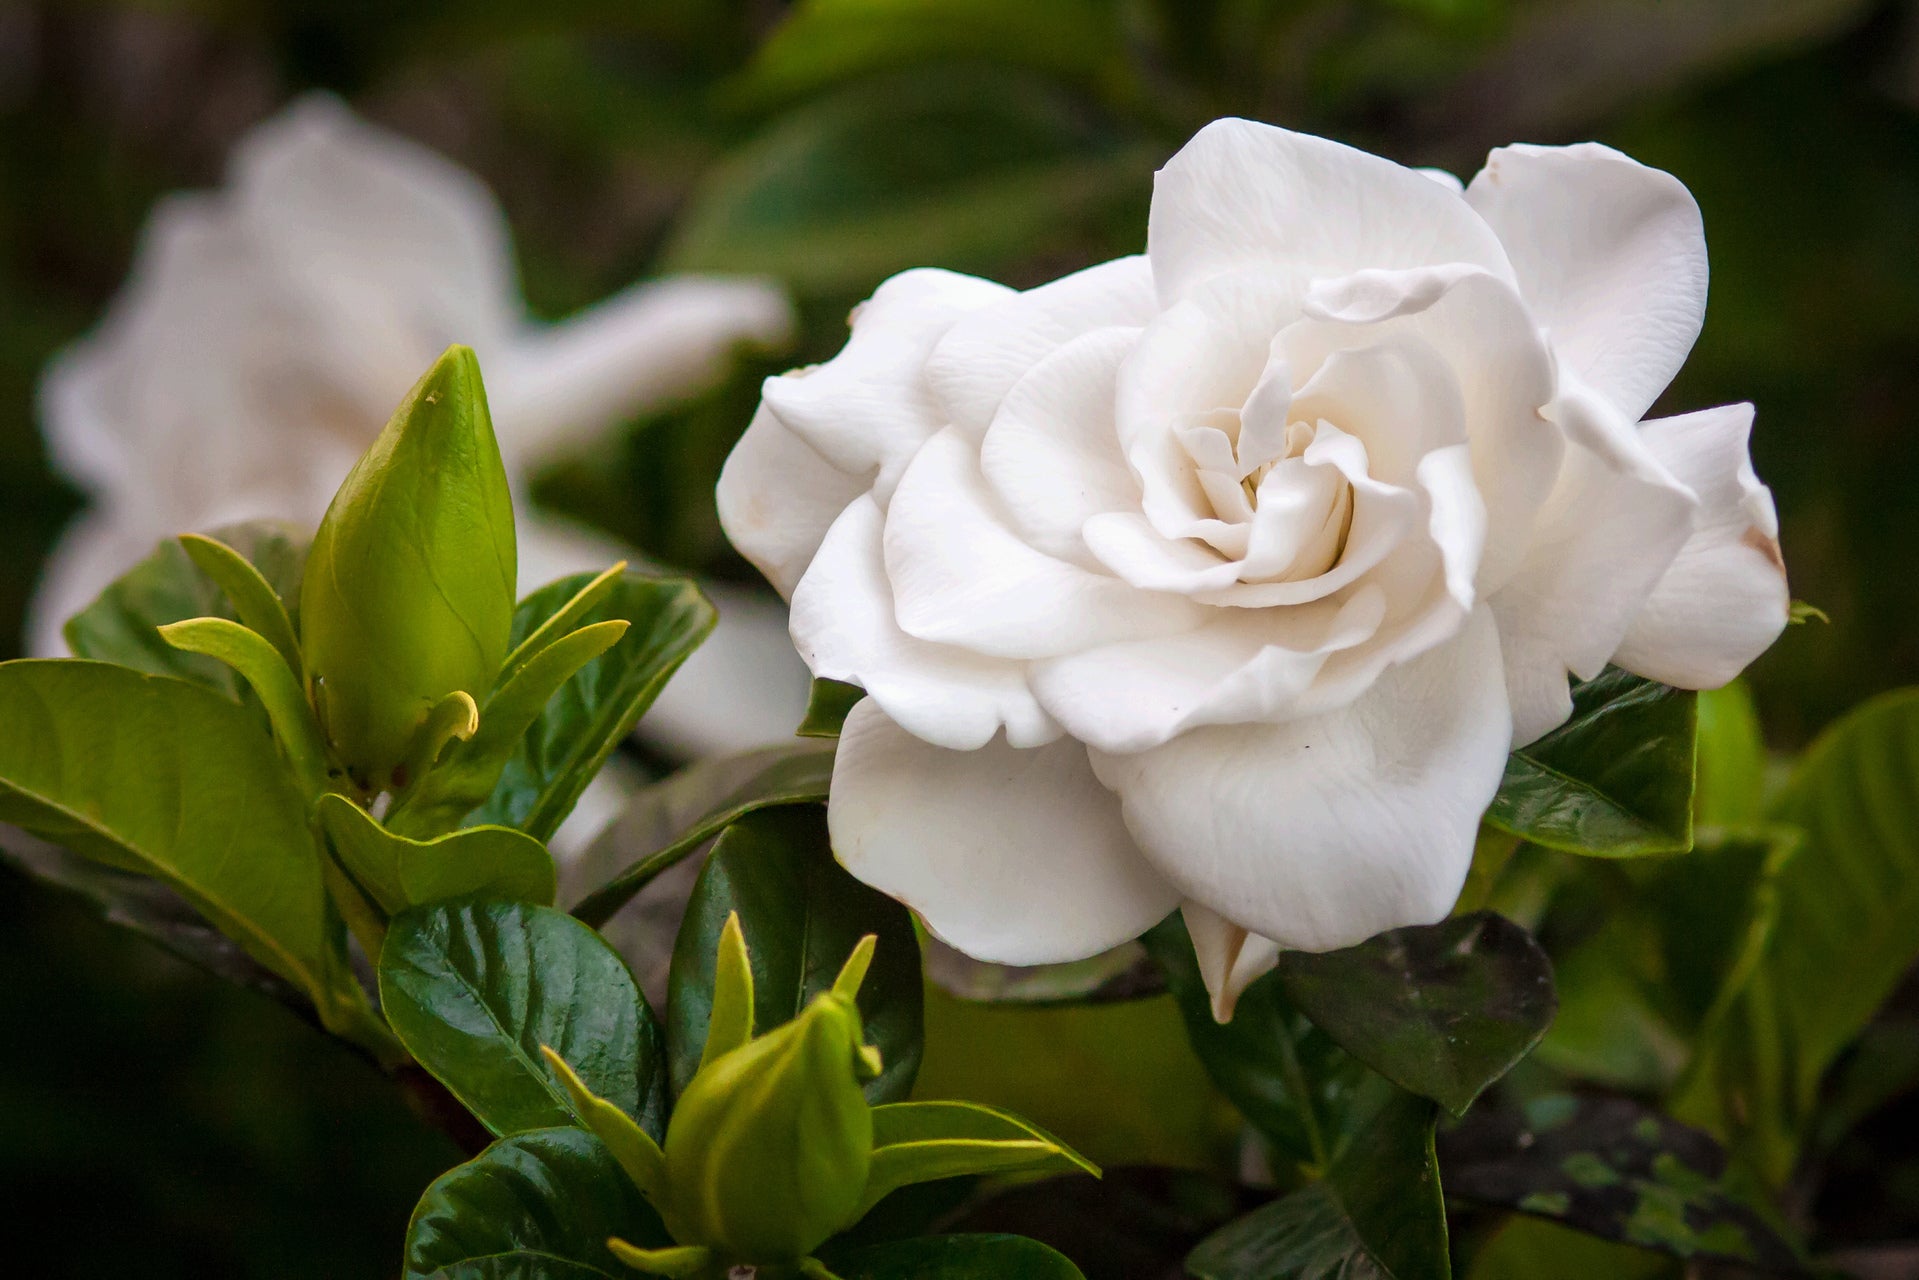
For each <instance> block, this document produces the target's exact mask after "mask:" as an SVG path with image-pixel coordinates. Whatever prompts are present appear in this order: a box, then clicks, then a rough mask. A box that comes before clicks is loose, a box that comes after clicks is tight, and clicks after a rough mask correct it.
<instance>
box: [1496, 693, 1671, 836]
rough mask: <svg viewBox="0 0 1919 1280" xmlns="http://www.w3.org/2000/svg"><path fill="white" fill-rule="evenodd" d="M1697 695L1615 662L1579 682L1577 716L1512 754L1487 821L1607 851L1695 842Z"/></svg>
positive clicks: (1521, 832)
mask: <svg viewBox="0 0 1919 1280" xmlns="http://www.w3.org/2000/svg"><path fill="white" fill-rule="evenodd" d="M1693 703H1694V695H1693V694H1691V693H1687V692H1683V691H1681V690H1678V689H1673V688H1670V687H1668V686H1666V685H1663V684H1657V683H1655V682H1653V681H1651V680H1646V679H1643V678H1641V677H1639V676H1635V675H1632V674H1630V673H1628V672H1625V671H1621V670H1620V669H1619V668H1617V667H1608V668H1606V670H1604V671H1602V672H1601V673H1600V674H1599V675H1598V676H1596V677H1594V678H1593V679H1591V680H1588V681H1585V682H1584V683H1582V684H1580V685H1578V686H1576V687H1575V688H1574V689H1573V713H1572V718H1571V719H1569V720H1567V721H1566V723H1565V724H1563V725H1560V726H1559V727H1558V728H1557V729H1554V730H1553V731H1552V732H1551V733H1549V734H1547V735H1546V736H1545V737H1543V738H1541V739H1540V740H1539V741H1537V742H1534V743H1532V744H1530V745H1528V746H1525V747H1522V748H1520V749H1519V750H1518V751H1515V752H1513V753H1512V755H1511V756H1510V757H1509V758H1508V759H1507V761H1506V777H1505V779H1504V781H1502V782H1501V783H1500V784H1499V793H1498V794H1497V795H1496V796H1494V797H1493V803H1492V807H1491V808H1490V809H1488V810H1487V811H1486V821H1487V822H1490V823H1491V824H1493V825H1494V826H1496V827H1499V828H1500V829H1502V830H1504V831H1510V832H1512V833H1513V834H1514V835H1517V836H1523V837H1524V838H1525V839H1527V840H1530V841H1532V842H1533V843H1534V844H1538V845H1544V846H1546V847H1547V848H1549V849H1563V850H1566V851H1567V852H1570V853H1583V854H1590V855H1593V856H1597V857H1606V858H1626V857H1637V856H1639V855H1642V854H1651V853H1677V852H1679V851H1681V850H1683V849H1686V848H1688V847H1690V846H1691V844H1692V785H1693V755H1694V745H1693V740H1694V715H1693V711H1694V707H1693Z"/></svg>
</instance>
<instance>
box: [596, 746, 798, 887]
mask: <svg viewBox="0 0 1919 1280" xmlns="http://www.w3.org/2000/svg"><path fill="white" fill-rule="evenodd" d="M832 780H833V752H832V749H831V748H830V747H824V746H821V745H819V744H816V743H810V742H809V743H796V744H794V745H792V746H782V747H767V748H765V749H763V750H760V751H749V752H746V753H745V754H743V755H737V756H726V757H722V758H719V759H715V760H702V761H700V762H699V763H697V764H693V765H689V766H688V767H687V768H685V769H682V770H681V771H680V772H678V773H676V774H674V775H673V776H672V777H670V778H668V779H666V780H665V781H663V782H660V783H656V784H655V785H653V786H651V787H648V788H646V789H645V790H644V791H641V792H640V793H639V794H637V795H635V796H634V797H633V799H632V800H631V801H630V802H629V803H628V804H627V807H626V810H625V812H623V813H622V814H621V816H620V817H619V818H618V819H617V820H616V821H615V822H614V824H613V825H612V827H610V828H609V829H608V830H607V831H606V832H605V833H604V834H603V835H601V836H600V838H599V839H598V840H595V841H594V842H593V845H592V846H591V847H590V848H589V849H588V850H587V851H586V853H585V854H584V855H583V856H582V857H581V863H582V872H581V874H582V876H584V877H588V878H589V883H590V882H591V879H597V878H599V877H598V876H597V875H595V874H594V873H595V872H596V871H598V870H599V869H601V868H608V867H618V868H621V870H619V871H618V872H617V873H616V874H613V875H612V876H611V878H609V879H607V880H606V882H605V883H604V884H602V885H600V887H599V888H597V889H595V890H594V891H593V892H592V893H590V894H588V895H587V896H586V897H585V898H584V899H583V900H582V901H581V902H580V904H579V905H578V906H576V907H574V908H573V914H574V915H576V916H578V917H579V918H580V919H582V920H584V921H586V922H587V923H588V924H591V925H602V924H605V923H606V922H607V921H608V920H609V919H611V918H612V916H613V913H614V912H616V911H618V910H619V909H620V908H621V907H623V906H625V905H626V904H627V903H628V902H630V901H631V900H632V899H633V895H635V894H637V893H638V892H639V891H640V890H641V889H644V888H645V887H646V886H647V884H648V883H649V882H650V881H651V880H652V879H653V877H654V876H656V875H658V874H659V873H660V872H662V871H664V870H666V869H667V868H668V867H670V866H672V865H673V864H674V863H676V862H678V861H679V860H680V859H682V858H684V857H686V855H688V854H690V853H692V852H693V851H694V850H695V849H697V848H699V847H700V846H701V845H703V844H705V843H706V842H707V841H708V840H711V839H712V838H713V837H714V836H716V835H718V834H719V833H720V832H721V831H723V830H725V829H726V828H727V827H729V826H731V825H732V824H733V823H735V822H738V821H739V820H740V819H741V818H744V817H745V816H746V815H747V814H749V813H757V812H759V811H760V810H762V809H773V808H780V807H783V806H786V805H796V804H815V803H818V802H820V801H823V800H825V799H826V793H827V787H828V784H830V783H831V782H832ZM602 874H603V873H602Z"/></svg>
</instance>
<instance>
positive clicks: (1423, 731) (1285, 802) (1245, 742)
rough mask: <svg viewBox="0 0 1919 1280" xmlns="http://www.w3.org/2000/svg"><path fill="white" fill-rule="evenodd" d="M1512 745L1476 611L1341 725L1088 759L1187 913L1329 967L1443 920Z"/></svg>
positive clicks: (1485, 621) (1203, 734) (1189, 738)
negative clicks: (1340, 953) (1328, 954)
mask: <svg viewBox="0 0 1919 1280" xmlns="http://www.w3.org/2000/svg"><path fill="white" fill-rule="evenodd" d="M1511 737H1512V733H1511V721H1510V719H1509V718H1508V715H1507V708H1506V693H1505V685H1504V682H1503V680H1502V679H1501V675H1500V660H1499V640H1498V636H1497V634H1496V633H1495V631H1494V628H1493V625H1492V622H1491V619H1490V618H1488V617H1487V616H1486V614H1485V611H1484V610H1483V609H1482V610H1480V611H1479V612H1478V613H1476V614H1475V615H1474V616H1473V618H1472V619H1471V620H1470V621H1469V622H1468V624H1467V625H1466V626H1465V628H1464V629H1462V631H1461V632H1460V633H1459V636H1458V637H1457V639H1455V640H1454V641H1453V642H1451V643H1449V644H1445V645H1441V646H1440V647H1439V648H1437V649H1434V650H1432V651H1431V652H1429V653H1427V654H1425V655H1423V656H1421V657H1420V658H1417V659H1415V660H1414V661H1412V662H1409V663H1406V664H1405V665H1403V666H1399V667H1395V668H1393V669H1392V670H1390V671H1388V672H1386V673H1385V674H1384V675H1383V676H1382V677H1381V678H1380V680H1379V681H1378V683H1377V684H1375V685H1374V686H1373V688H1372V689H1371V690H1370V691H1368V692H1367V693H1366V694H1365V695H1364V696H1363V697H1361V698H1360V699H1359V700H1358V701H1356V702H1354V703H1353V704H1352V705H1351V706H1350V707H1348V708H1346V709H1345V710H1343V711H1340V712H1336V713H1333V714H1331V715H1326V716H1320V717H1315V718H1313V719H1310V720H1301V721H1295V722H1293V723H1290V724H1284V725H1235V726H1231V727H1225V728H1210V729H1196V730H1193V731H1192V732H1190V733H1185V734H1182V735H1180V736H1179V737H1177V738H1175V739H1173V740H1172V741H1171V742H1169V743H1167V744H1166V745H1165V746H1163V747H1158V748H1156V749H1154V750H1152V751H1146V752H1141V753H1140V754H1137V755H1107V754H1105V753H1102V752H1099V751H1094V752H1092V753H1091V754H1092V760H1093V767H1094V769H1095V771H1096V772H1097V773H1098V775H1099V777H1100V780H1101V781H1102V782H1104V783H1106V785H1107V786H1109V787H1111V788H1113V790H1115V791H1117V792H1118V793H1119V796H1120V800H1121V804H1122V811H1123V812H1124V814H1125V817H1126V825H1127V827H1128V829H1130V830H1131V831H1132V833H1133V835H1134V837H1135V838H1136V839H1137V840H1138V841H1139V846H1140V848H1141V849H1142V850H1143V851H1144V852H1145V853H1146V856H1147V857H1148V858H1149V859H1150V860H1151V861H1152V863H1153V865H1154V866H1156V867H1157V868H1159V870H1160V872H1161V874H1163V875H1164V876H1166V878H1167V879H1169V880H1171V881H1172V882H1173V883H1174V884H1175V885H1176V886H1178V887H1179V888H1180V889H1181V890H1182V891H1183V892H1184V893H1185V894H1186V896H1187V897H1188V898H1190V899H1192V900H1194V901H1196V902H1198V903H1200V904H1201V905H1203V906H1205V907H1208V908H1210V909H1211V910H1213V911H1214V912H1216V913H1218V914H1219V915H1221V916H1223V917H1225V918H1226V919H1228V920H1230V921H1232V922H1234V923H1236V924H1238V925H1240V926H1241V927H1242V928H1245V929H1246V930H1248V931H1249V932H1252V933H1257V934H1259V935H1261V936H1262V937H1266V938H1270V939H1272V940H1273V941H1274V942H1276V943H1278V944H1279V945H1280V946H1282V947H1292V948H1296V949H1299V950H1305V951H1328V950H1332V949H1334V948H1338V947H1346V946H1351V945H1353V944H1355V943H1358V942H1361V941H1363V940H1365V939H1366V938H1369V937H1371V936H1372V935H1373V934H1375V933H1379V932H1381V931H1382V930H1386V929H1395V928H1400V927H1402V926H1406V925H1418V924H1431V923H1433V922H1434V921H1436V920H1439V919H1441V918H1443V917H1444V916H1445V914H1446V912H1447V911H1449V910H1450V909H1451V908H1452V905H1453V902H1454V900H1455V899H1456V898H1457V897H1458V895H1459V887H1460V885H1461V883H1463V881H1464V879H1465V876H1466V869H1467V867H1468V866H1469V865H1470V864H1471V862H1472V853H1473V837H1474V833H1475V832H1476V831H1477V829H1478V826H1479V819H1480V815H1481V814H1482V813H1483V812H1484V811H1485V808H1486V805H1487V804H1488V803H1490V801H1491V800H1492V796H1493V792H1494V791H1495V790H1496V789H1497V788H1498V786H1499V779H1500V777H1501V775H1502V773H1503V772H1504V769H1505V763H1506V754H1507V751H1508V750H1509V748H1510V746H1511Z"/></svg>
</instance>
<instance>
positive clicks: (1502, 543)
mask: <svg viewBox="0 0 1919 1280" xmlns="http://www.w3.org/2000/svg"><path fill="white" fill-rule="evenodd" d="M1306 312H1307V315H1308V316H1310V317H1312V319H1311V320H1310V321H1308V322H1305V323H1302V324H1300V325H1298V326H1296V327H1295V328H1294V329H1292V330H1289V331H1288V333H1287V334H1286V335H1285V336H1284V338H1283V339H1282V343H1283V344H1284V345H1285V346H1286V348H1287V349H1288V350H1289V351H1290V352H1292V355H1293V359H1294V360H1295V361H1297V362H1300V363H1302V364H1304V365H1305V367H1308V368H1310V367H1313V365H1314V364H1316V363H1317V362H1318V361H1319V360H1322V359H1325V358H1327V356H1328V355H1329V354H1330V353H1331V352H1333V351H1336V350H1343V349H1348V348H1353V347H1364V346H1365V345H1366V344H1369V343H1373V342H1378V341H1382V340H1384V339H1385V338H1387V337H1389V336H1392V337H1397V338H1398V339H1399V340H1401V341H1405V340H1412V341H1416V342H1419V343H1421V344H1423V345H1425V346H1426V347H1428V348H1430V349H1431V350H1432V351H1433V352H1435V353H1437V355H1438V357H1439V359H1440V360H1441V361H1442V362H1443V363H1444V364H1445V366H1446V368H1447V369H1449V370H1450V371H1451V373H1452V376H1453V378H1454V380H1455V383H1456V386H1457V389H1458V395H1459V399H1460V405H1461V412H1462V414H1463V416H1464V420H1465V424H1466V432H1467V435H1468V437H1469V438H1470V440H1471V442H1472V451H1473V475H1474V478H1475V484H1476V485H1477V487H1478V489H1479V492H1480V496H1481V498H1482V499H1483V500H1484V502H1485V505H1486V513H1487V527H1488V530H1489V533H1488V544H1487V552H1486V558H1485V560H1484V561H1483V562H1482V564H1481V565H1480V569H1479V580H1480V582H1481V584H1482V585H1483V587H1484V588H1485V589H1487V590H1490V589H1492V588H1493V587H1496V586H1498V585H1499V584H1500V583H1502V582H1504V581H1505V579H1506V578H1507V576H1509V575H1510V574H1511V573H1512V571H1513V568H1514V567H1515V566H1516V565H1517V563H1518V560H1519V556H1520V554H1521V553H1522V552H1523V551H1524V549H1525V546H1526V540H1527V531H1528V530H1529V529H1531V527H1532V522H1533V519H1534V517H1535V516H1536V514H1537V512H1538V510H1539V505H1540V503H1541V502H1543V501H1544V500H1545V498H1546V495H1547V494H1548V493H1549V492H1551V490H1552V486H1553V482H1554V480H1555V479H1556V478H1557V476H1558V474H1559V467H1560V464H1561V461H1562V460H1563V458H1564V456H1565V440H1564V436H1563V433H1562V432H1561V431H1560V429H1559V427H1558V426H1556V425H1555V424H1554V423H1552V422H1550V421H1548V420H1547V419H1546V418H1544V417H1543V416H1542V415H1541V410H1543V409H1544V408H1545V406H1546V405H1547V404H1548V403H1549V402H1550V401H1551V400H1552V398H1553V395H1554V393H1555V390H1556V382H1555V374H1554V370H1553V361H1552V357H1551V354H1550V353H1549V352H1548V351H1547V349H1546V346H1545V343H1544V341H1543V340H1542V338H1541V336H1540V334H1539V332H1538V329H1537V327H1536V326H1535V325H1534V323H1533V320H1532V317H1531V316H1530V315H1528V314H1527V311H1526V307H1525V304H1524V303H1523V302H1522V301H1521V300H1520V298H1519V296H1518V295H1517V294H1516V293H1515V292H1514V291H1513V287H1512V285H1510V284H1508V283H1507V282H1506V281H1504V280H1501V279H1499V278H1497V277H1495V276H1491V275H1488V274H1487V273H1486V272H1484V271H1479V270H1475V269H1470V268H1460V267H1453V268H1436V269H1432V270H1421V271H1365V272H1360V273H1358V274H1356V275H1353V276H1350V277H1348V278H1346V279H1344V280H1334V281H1322V282H1320V283H1319V284H1316V285H1315V286H1314V287H1313V290H1312V293H1311V295H1310V296H1309V298H1308V300H1307V303H1306Z"/></svg>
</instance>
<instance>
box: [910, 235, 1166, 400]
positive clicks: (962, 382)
mask: <svg viewBox="0 0 1919 1280" xmlns="http://www.w3.org/2000/svg"><path fill="white" fill-rule="evenodd" d="M1157 309H1158V308H1157V304H1156V303H1155V301H1154V298H1153V269H1152V266H1151V265H1150V264H1148V263H1147V261H1146V258H1145V257H1144V256H1143V255H1136V256H1134V257H1130V258H1116V259H1114V260H1113V261H1111V262H1102V263H1100V264H1099V265H1098V266H1095V267H1088V268H1086V269H1085V270H1084V271H1076V272H1074V273H1073V274H1072V275H1069V276H1062V277H1061V278H1060V279H1058V280H1054V281H1052V282H1051V283H1049V284H1043V285H1040V286H1039V287H1038V288H1036V289H1027V290H1025V291H1024V292H1021V293H1016V294H1012V295H1011V296H1008V297H1003V298H1001V299H999V300H998V301H996V302H993V303H991V304H989V305H988V306H985V307H981V308H980V309H978V310H976V311H973V312H970V313H969V314H967V315H965V316H962V317H961V318H960V319H959V320H958V321H956V322H955V323H954V325H953V327H952V328H951V329H949V330H947V331H946V335H945V336H944V337H943V338H941V339H940V341H939V345H938V346H936V347H935V348H934V349H933V354H932V356H931V357H929V358H928V360H927V362H926V381H927V385H929V386H931V387H932V388H933V390H934V392H935V394H937V395H938V396H939V398H940V402H941V404H942V405H944V406H945V410H946V420H947V421H948V422H950V423H952V424H953V425H955V426H958V427H961V428H963V429H965V430H966V431H968V432H970V433H971V434H973V435H974V436H977V435H979V433H980V432H982V431H984V430H986V426H987V424H988V423H990V422H991V421H992V420H993V415H994V414H995V413H997V412H998V411H999V406H1000V401H1001V400H1003V399H1004V398H1005V397H1006V393H1007V392H1008V391H1010V390H1012V388H1013V384H1014V383H1016V382H1018V381H1019V380H1020V379H1021V378H1022V377H1024V376H1025V374H1026V372H1027V370H1029V369H1031V368H1032V367H1033V366H1034V365H1035V364H1037V363H1039V361H1040V360H1041V359H1042V358H1043V357H1045V356H1046V355H1047V354H1048V353H1050V352H1052V351H1054V350H1055V349H1057V348H1059V347H1061V346H1064V345H1065V344H1066V343H1068V342H1071V341H1072V340H1073V339H1074V338H1077V337H1079V336H1080V335H1082V334H1086V333H1091V332H1092V331H1093V330H1095V329H1106V328H1111V327H1114V326H1127V327H1131V326H1138V325H1143V324H1145V323H1146V322H1147V321H1148V320H1150V319H1151V318H1152V317H1153V313H1154V312H1155V311H1156V310H1157Z"/></svg>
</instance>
